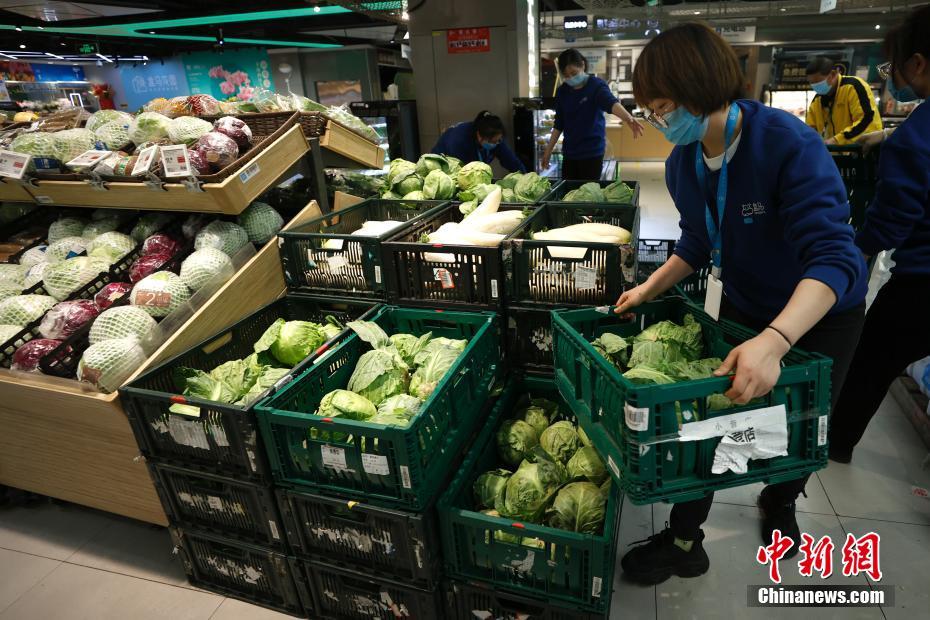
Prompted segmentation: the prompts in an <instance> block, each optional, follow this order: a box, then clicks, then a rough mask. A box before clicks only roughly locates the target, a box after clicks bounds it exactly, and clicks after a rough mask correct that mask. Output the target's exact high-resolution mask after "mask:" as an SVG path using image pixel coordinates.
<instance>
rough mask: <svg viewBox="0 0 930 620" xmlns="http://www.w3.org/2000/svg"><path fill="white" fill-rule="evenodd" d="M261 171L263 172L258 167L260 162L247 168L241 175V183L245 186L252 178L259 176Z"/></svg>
mask: <svg viewBox="0 0 930 620" xmlns="http://www.w3.org/2000/svg"><path fill="white" fill-rule="evenodd" d="M260 171H261V168H259V167H258V162H255V163H254V164H252V165H251V166H249V167H248V168H246V169H245V170H243V171H242V172H240V173H239V181H241V182H242V183H243V184H245V183H248V182H249V181H251V180H252V177H254V176H255V175H256V174H258V173H259V172H260Z"/></svg>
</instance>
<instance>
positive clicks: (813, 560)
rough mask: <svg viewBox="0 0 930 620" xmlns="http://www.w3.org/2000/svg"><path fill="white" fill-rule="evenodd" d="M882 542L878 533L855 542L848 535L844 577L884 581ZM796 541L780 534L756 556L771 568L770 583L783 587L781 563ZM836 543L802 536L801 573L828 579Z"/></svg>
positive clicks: (760, 549)
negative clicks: (880, 560) (881, 553)
mask: <svg viewBox="0 0 930 620" xmlns="http://www.w3.org/2000/svg"><path fill="white" fill-rule="evenodd" d="M880 542H881V538H880V536H879V535H878V534H876V533H875V532H869V533H868V534H865V535H864V536H861V537H859V538H856V536H854V535H853V534H847V535H846V542H845V543H844V544H843V576H844V577H855V576H857V575H860V574H865V575H868V576H869V578H871V579H872V580H873V581H880V580H881V578H882V571H881V564H880V562H879V544H880ZM792 546H794V541H793V540H792V539H791V538H790V537H788V536H782V534H781V532H780V531H779V530H775V531H774V532H773V533H772V544H770V545H767V546H764V547H759V550H758V551H757V552H756V561H757V562H759V564H762V565H763V566H765V565H768V567H769V579H771V580H772V582H773V583H781V573H780V572H779V569H778V561H779V560H781V559H782V558H784V556H785V555H786V554H787V553H788V551H789V550H790V549H791V547H792ZM835 547H836V546H835V545H834V543H833V540H832V539H831V538H830V537H829V536H824V537H823V538H820V539H815V538H814V537H813V536H811V535H810V534H801V544H800V546H799V547H798V551H800V552H801V560H800V561H799V562H798V572H799V573H800V575H801V576H802V577H813V576H814V573H815V572H817V573H819V574H820V578H821V579H827V578H828V577H830V576H831V575H832V574H833V550H834V549H835Z"/></svg>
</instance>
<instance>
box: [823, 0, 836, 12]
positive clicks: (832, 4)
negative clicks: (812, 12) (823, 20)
mask: <svg viewBox="0 0 930 620" xmlns="http://www.w3.org/2000/svg"><path fill="white" fill-rule="evenodd" d="M835 8H836V0H820V12H821V13H826V12H827V11H832V10H833V9H835Z"/></svg>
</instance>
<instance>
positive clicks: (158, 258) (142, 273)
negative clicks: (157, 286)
mask: <svg viewBox="0 0 930 620" xmlns="http://www.w3.org/2000/svg"><path fill="white" fill-rule="evenodd" d="M169 260H171V254H161V253H157V252H156V253H154V254H146V255H145V256H142V257H140V258H139V259H138V260H136V262H134V263H133V264H132V267H130V268H129V281H130V282H132V283H133V284H135V283H136V282H138V281H139V280H141V279H143V278H145V277H148V276H149V275H151V274H153V273H155V272H156V271H158V270H159V269H161V267H162V265H164V264H165V263H167V262H168V261H169Z"/></svg>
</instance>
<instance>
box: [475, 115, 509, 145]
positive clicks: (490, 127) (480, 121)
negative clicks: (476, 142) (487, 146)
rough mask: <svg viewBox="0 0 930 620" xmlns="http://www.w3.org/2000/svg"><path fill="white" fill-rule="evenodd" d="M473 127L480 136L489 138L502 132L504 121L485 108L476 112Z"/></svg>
mask: <svg viewBox="0 0 930 620" xmlns="http://www.w3.org/2000/svg"><path fill="white" fill-rule="evenodd" d="M474 125H475V129H476V130H477V131H478V135H479V136H481V137H482V138H487V139H491V138H493V137H494V136H499V135H502V134H503V133H504V123H503V122H502V121H501V119H500V117H499V116H495V115H493V114H491V113H490V112H488V111H487V110H481V111H480V112H478V116H476V117H475V122H474Z"/></svg>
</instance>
